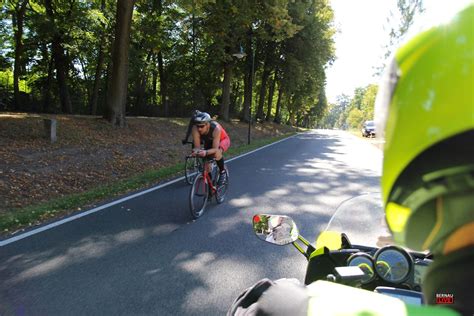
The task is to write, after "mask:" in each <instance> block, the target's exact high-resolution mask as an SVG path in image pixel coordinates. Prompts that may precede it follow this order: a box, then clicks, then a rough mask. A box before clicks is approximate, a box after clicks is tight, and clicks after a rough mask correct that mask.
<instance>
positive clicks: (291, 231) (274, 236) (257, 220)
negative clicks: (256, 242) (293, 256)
mask: <svg viewBox="0 0 474 316" xmlns="http://www.w3.org/2000/svg"><path fill="white" fill-rule="evenodd" d="M252 221H253V230H254V232H255V234H256V235H257V237H258V238H259V239H261V240H264V241H266V242H269V243H272V244H275V245H280V246H282V245H287V244H290V243H292V242H295V241H296V240H297V239H298V237H299V232H298V227H296V224H295V222H294V221H293V219H292V218H291V217H288V216H280V215H268V214H257V215H254V217H253V220H252Z"/></svg>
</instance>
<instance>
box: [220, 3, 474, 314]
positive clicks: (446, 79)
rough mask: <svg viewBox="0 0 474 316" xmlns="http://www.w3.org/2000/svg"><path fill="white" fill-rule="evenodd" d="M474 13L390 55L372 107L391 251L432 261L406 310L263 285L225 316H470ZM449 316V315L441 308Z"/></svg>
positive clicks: (346, 290) (380, 299) (320, 284)
mask: <svg viewBox="0 0 474 316" xmlns="http://www.w3.org/2000/svg"><path fill="white" fill-rule="evenodd" d="M473 25H474V5H472V4H471V5H470V6H469V7H467V8H466V9H465V10H463V11H461V12H460V13H459V14H458V16H457V17H456V18H455V19H453V20H452V21H451V22H450V23H449V24H443V25H440V26H438V27H435V28H432V29H430V30H428V31H426V32H423V33H421V34H419V35H418V36H416V37H415V38H413V39H412V40H411V41H410V42H409V43H408V44H406V45H405V46H403V47H402V48H401V49H399V50H398V51H397V54H396V55H395V59H394V60H393V62H392V64H391V66H390V67H389V69H388V72H387V74H386V77H385V80H384V81H383V82H382V85H381V86H380V90H379V94H378V96H377V102H376V121H377V131H380V132H378V134H384V135H381V136H382V137H384V138H385V145H384V163H383V174H382V178H381V184H382V196H383V200H384V207H385V213H386V220H387V224H388V227H389V228H390V230H391V232H392V234H393V237H394V240H395V242H396V243H398V244H400V245H402V246H407V247H409V248H412V249H415V250H427V249H429V250H430V251H431V252H432V253H433V254H434V262H433V263H432V264H431V265H430V267H429V269H428V271H427V273H426V275H425V277H424V280H423V284H422V288H423V292H424V295H425V300H426V301H427V303H428V304H431V305H433V304H436V300H437V297H441V296H444V297H445V296H448V297H451V298H452V303H453V304H452V305H445V306H444V307H442V306H413V305H408V304H407V305H405V304H403V303H402V302H401V301H399V300H396V299H391V298H388V297H384V296H381V295H380V294H376V293H373V292H370V291H365V290H361V289H357V288H351V287H347V286H344V285H339V284H334V283H328V282H324V281H317V282H314V283H312V284H310V285H309V286H307V287H303V286H302V285H300V284H297V283H295V282H293V281H291V280H279V281H277V282H273V281H270V280H268V279H266V280H262V281H260V282H258V283H257V284H256V285H254V286H253V287H252V288H249V289H248V290H247V291H245V292H244V293H243V294H242V295H241V296H239V298H238V299H237V300H236V301H235V302H234V304H233V305H232V307H231V309H230V310H229V314H230V315H234V314H239V313H240V314H242V315H244V314H245V315H319V314H324V315H334V314H337V315H340V314H344V315H362V314H364V315H375V314H377V315H382V314H383V315H385V314H391V315H406V314H416V315H420V314H423V315H455V314H457V313H461V314H463V315H471V316H472V315H474V303H473V302H474V291H473V289H472V286H473V284H474V269H473V267H474V94H473V87H474V69H473V67H474V31H473ZM448 307H449V308H448Z"/></svg>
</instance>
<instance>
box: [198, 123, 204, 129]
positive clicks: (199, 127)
mask: <svg viewBox="0 0 474 316" xmlns="http://www.w3.org/2000/svg"><path fill="white" fill-rule="evenodd" d="M196 127H197V128H198V129H201V128H204V127H206V124H204V125H196Z"/></svg>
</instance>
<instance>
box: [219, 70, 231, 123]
mask: <svg viewBox="0 0 474 316" xmlns="http://www.w3.org/2000/svg"><path fill="white" fill-rule="evenodd" d="M231 80H232V64H231V63H229V62H228V63H226V64H224V81H223V87H222V105H221V109H220V118H221V119H222V120H224V121H226V122H227V121H229V108H230V106H229V105H230V83H231Z"/></svg>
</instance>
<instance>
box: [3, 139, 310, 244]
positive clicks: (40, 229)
mask: <svg viewBox="0 0 474 316" xmlns="http://www.w3.org/2000/svg"><path fill="white" fill-rule="evenodd" d="M300 134H303V133H296V134H295V135H291V136H288V137H286V138H283V139H280V140H278V141H276V142H274V143H270V144H267V145H265V146H263V147H259V148H257V149H254V150H252V151H249V152H247V153H244V154H241V155H238V156H236V157H233V158H231V159H229V160H226V162H231V161H232V160H236V159H239V158H243V157H245V156H247V155H250V154H252V153H255V152H257V151H259V150H262V149H265V148H267V147H269V146H273V145H275V144H278V143H280V142H283V141H285V140H288V139H290V138H293V137H295V136H297V135H300ZM182 180H184V176H182V177H179V178H177V179H174V180H170V181H168V182H165V183H162V184H159V185H157V186H154V187H151V188H149V189H145V190H143V191H139V192H137V193H134V194H132V195H129V196H126V197H123V198H120V199H118V200H115V201H112V202H109V203H107V204H104V205H101V206H98V207H95V208H93V209H91V210H88V211H85V212H82V213H79V214H75V215H72V216H69V217H66V218H63V219H61V220H59V221H55V222H52V223H49V224H47V225H44V226H41V227H38V228H35V229H32V230H29V231H27V232H25V233H22V234H19V235H17V236H13V237H10V238H7V239H3V240H0V247H4V246H6V245H9V244H11V243H14V242H16V241H19V240H22V239H25V238H28V237H30V236H33V235H36V234H39V233H41V232H44V231H46V230H50V229H52V228H54V227H57V226H60V225H63V224H66V223H69V222H72V221H74V220H76V219H79V218H81V217H85V216H87V215H90V214H93V213H97V212H99V211H101V210H103V209H106V208H109V207H111V206H114V205H117V204H120V203H123V202H125V201H128V200H131V199H134V198H136V197H139V196H142V195H145V194H147V193H150V192H153V191H156V190H159V189H161V188H164V187H167V186H169V185H171V184H174V183H176V182H179V181H182Z"/></svg>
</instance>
